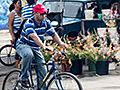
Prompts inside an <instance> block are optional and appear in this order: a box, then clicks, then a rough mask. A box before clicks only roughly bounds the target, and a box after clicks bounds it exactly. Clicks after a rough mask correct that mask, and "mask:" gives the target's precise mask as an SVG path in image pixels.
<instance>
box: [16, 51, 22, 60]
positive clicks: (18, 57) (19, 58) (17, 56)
mask: <svg viewBox="0 0 120 90" xmlns="http://www.w3.org/2000/svg"><path fill="white" fill-rule="evenodd" d="M15 59H16V60H21V57H20V55H19V54H18V53H17V52H16V54H15Z"/></svg>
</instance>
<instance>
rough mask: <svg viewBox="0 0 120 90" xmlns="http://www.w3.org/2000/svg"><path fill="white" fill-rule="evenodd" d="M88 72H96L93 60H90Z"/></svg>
mask: <svg viewBox="0 0 120 90" xmlns="http://www.w3.org/2000/svg"><path fill="white" fill-rule="evenodd" d="M88 70H89V71H96V67H95V63H94V62H93V61H91V60H88Z"/></svg>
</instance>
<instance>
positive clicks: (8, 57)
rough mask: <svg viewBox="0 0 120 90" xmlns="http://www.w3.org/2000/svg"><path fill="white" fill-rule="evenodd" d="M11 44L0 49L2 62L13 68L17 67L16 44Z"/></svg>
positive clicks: (0, 60)
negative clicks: (15, 58)
mask: <svg viewBox="0 0 120 90" xmlns="http://www.w3.org/2000/svg"><path fill="white" fill-rule="evenodd" d="M10 42H11V45H9V44H7V45H4V46H2V47H1V48H0V62H1V63H2V64H3V65H5V66H13V65H15V60H14V57H15V53H16V50H15V47H14V44H13V43H12V41H10Z"/></svg>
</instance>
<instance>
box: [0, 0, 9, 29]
mask: <svg viewBox="0 0 120 90" xmlns="http://www.w3.org/2000/svg"><path fill="white" fill-rule="evenodd" d="M10 4H11V0H0V29H8V25H7V24H8V16H9V13H10V12H9V6H10Z"/></svg>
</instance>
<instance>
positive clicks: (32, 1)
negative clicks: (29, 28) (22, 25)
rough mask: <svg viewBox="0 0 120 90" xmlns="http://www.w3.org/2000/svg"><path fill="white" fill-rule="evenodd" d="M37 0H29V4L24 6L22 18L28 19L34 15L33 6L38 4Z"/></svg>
mask: <svg viewBox="0 0 120 90" xmlns="http://www.w3.org/2000/svg"><path fill="white" fill-rule="evenodd" d="M36 3H37V0H27V4H26V5H25V6H24V7H23V8H22V20H21V22H22V21H23V20H24V19H28V18H30V17H31V16H32V15H33V7H34V6H35V5H36Z"/></svg>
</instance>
